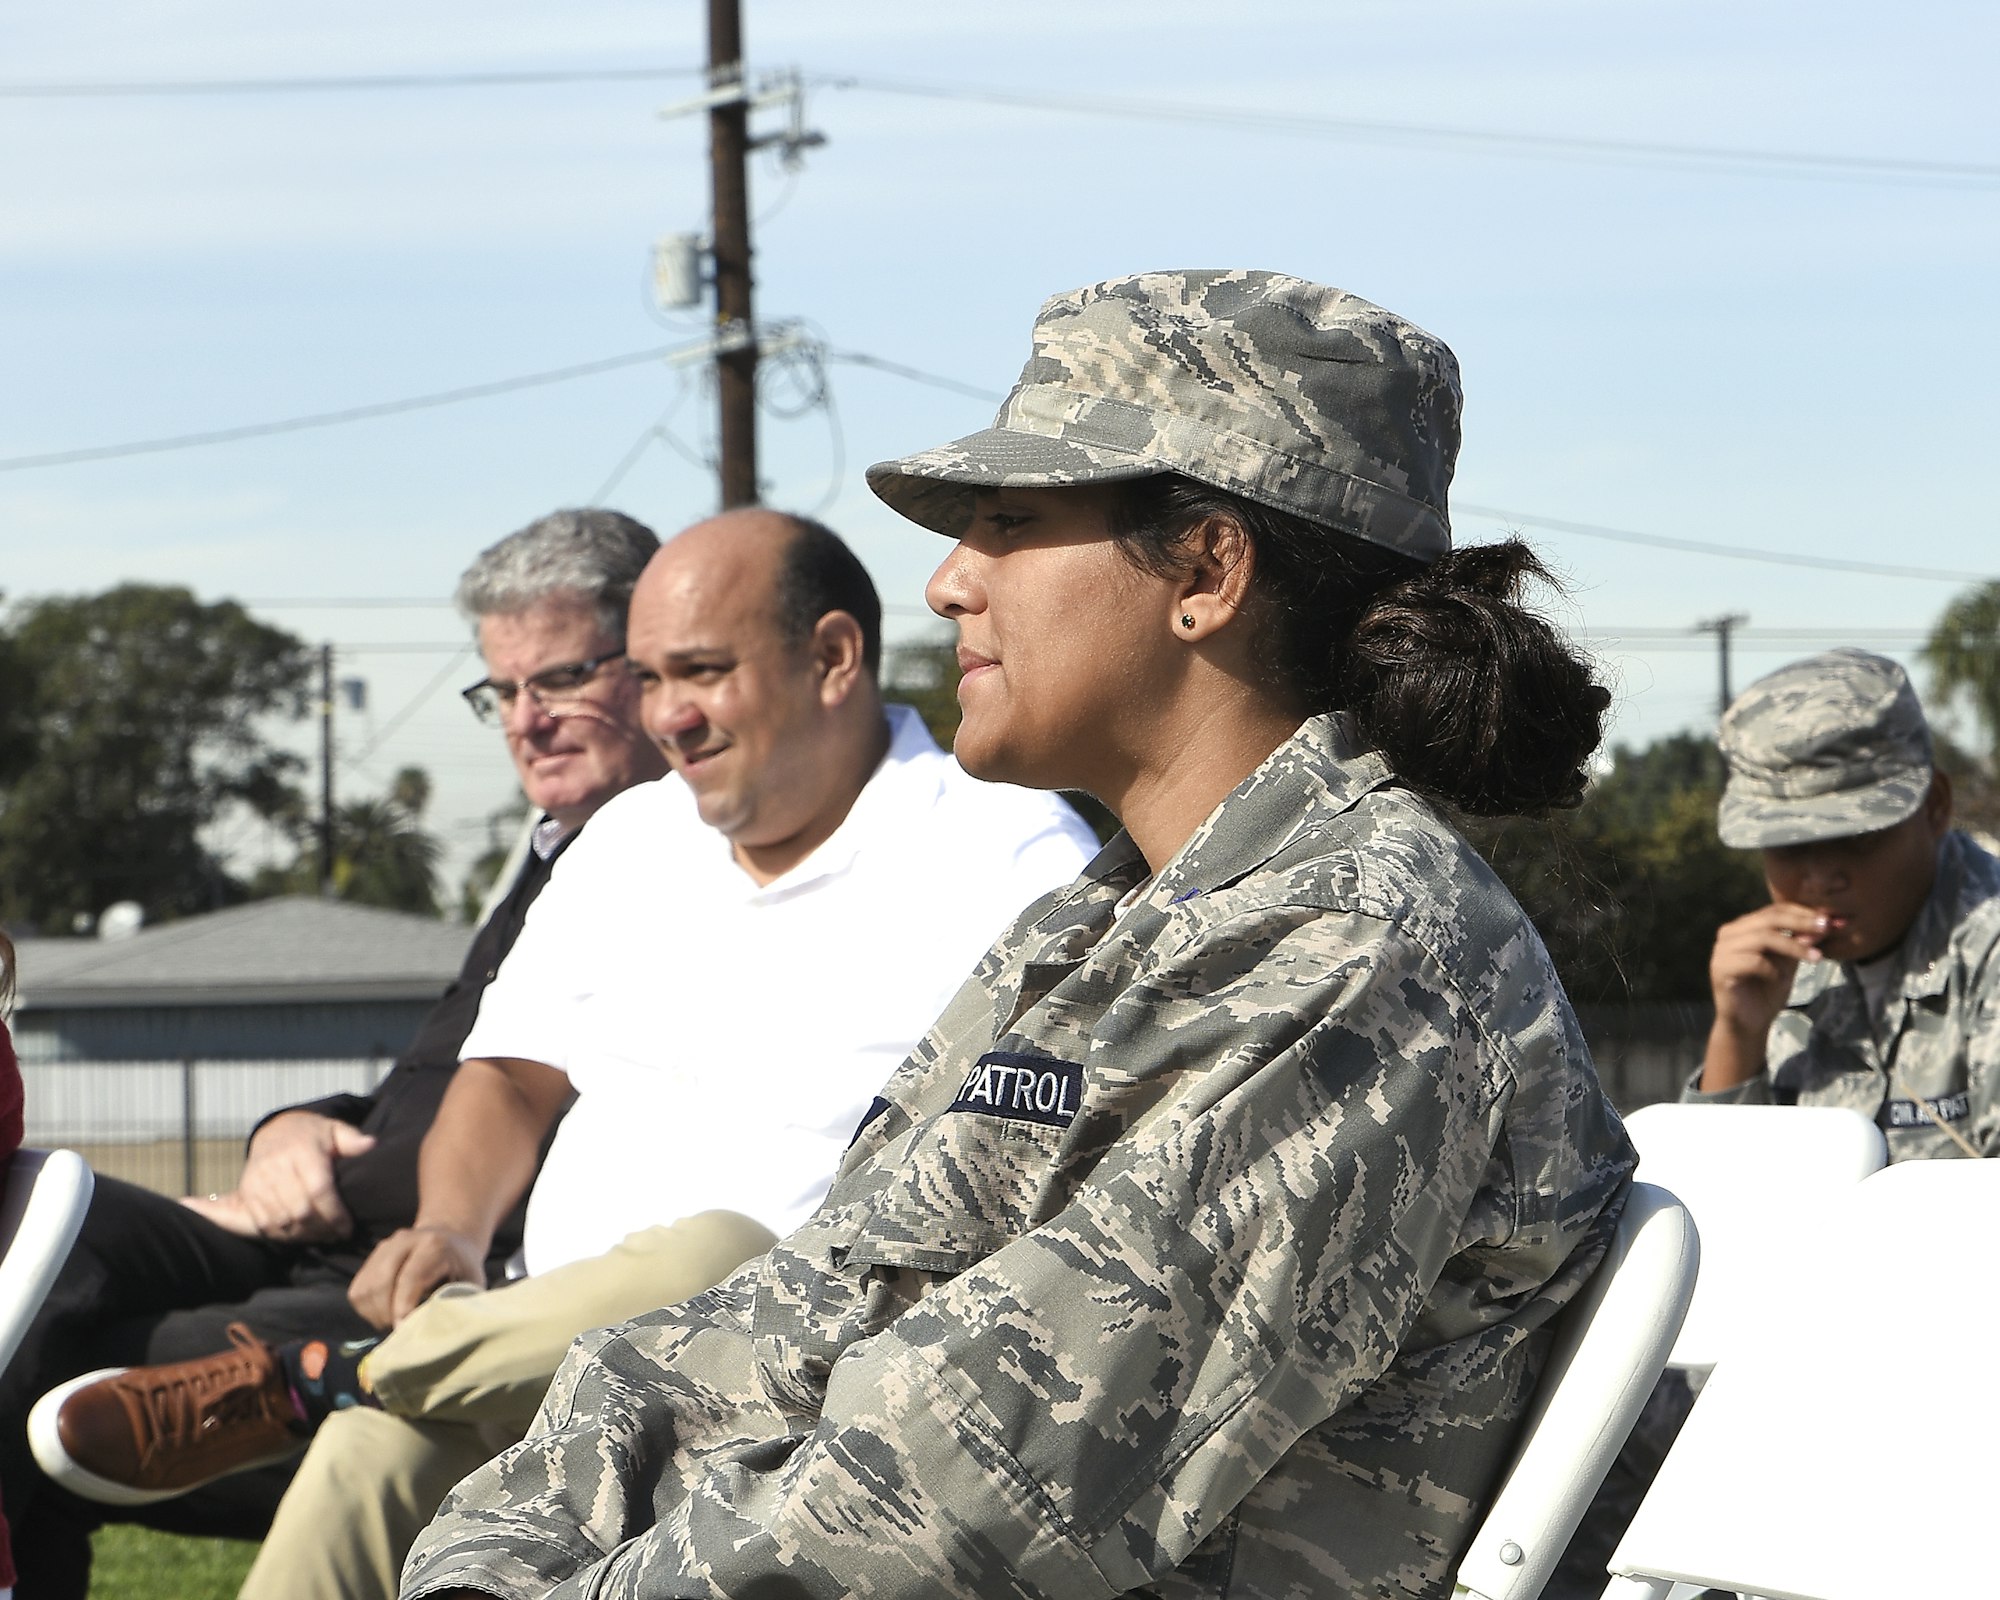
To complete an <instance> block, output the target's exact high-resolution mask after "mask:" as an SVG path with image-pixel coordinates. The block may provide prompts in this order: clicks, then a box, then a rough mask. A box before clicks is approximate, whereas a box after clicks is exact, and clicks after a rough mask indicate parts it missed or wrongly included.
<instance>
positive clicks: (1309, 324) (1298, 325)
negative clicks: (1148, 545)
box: [868, 271, 1460, 562]
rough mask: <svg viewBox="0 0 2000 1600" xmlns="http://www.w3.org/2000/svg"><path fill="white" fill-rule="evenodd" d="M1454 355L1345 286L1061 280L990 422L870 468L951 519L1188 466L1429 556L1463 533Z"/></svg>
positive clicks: (1265, 501) (1148, 277)
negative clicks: (1455, 488) (990, 504)
mask: <svg viewBox="0 0 2000 1600" xmlns="http://www.w3.org/2000/svg"><path fill="white" fill-rule="evenodd" d="M1459 406H1460V393H1459V381H1458V361H1457V359H1456V358H1455V357H1454V356H1453V355H1452V353H1451V351H1450V350H1449V349H1448V348H1447V347H1446V346H1445V344H1444V343H1443V341H1442V340H1439V339H1437V338H1434V337H1433V336H1432V335H1430V334H1428V333H1426V332H1424V330H1423V329H1421V328H1419V327H1417V326H1416V325H1415V324H1414V323H1411V322H1406V321H1404V320H1403V319H1402V318H1401V317H1398V316H1396V315H1394V314H1393V313H1391V312H1388V311H1384V310H1383V309H1382V308H1381V307H1380V306H1377V305H1372V304H1370V303H1369V302H1368V301H1366V300H1363V299H1361V298H1360V297H1359V296H1358V295H1352V294H1349V293H1347V292H1346V291H1345V290H1343V289H1329V288H1326V287H1323V286H1322V285H1320V284H1316V283H1307V282H1306V281H1305V280H1304V279H1302V278H1291V277H1286V276H1284V275H1283V274H1281V273H1275V272H1249V271H1202V272H1146V273H1139V274H1137V275H1135V276H1133V277H1128V278H1113V279H1111V280H1109V281H1108V282H1105V283H1098V284H1092V285H1090V286H1089V287H1087V288H1083V289H1077V290H1073V291H1072V292H1070V293H1068V294H1062V295H1057V296H1056V297H1055V298H1054V299H1052V300H1050V301H1049V302H1048V303H1047V304H1046V305H1044V306H1043V307H1042V310H1041V314H1040V315H1039V316H1038V317H1036V319H1035V330H1034V354H1033V355H1032V356H1031V357H1030V358H1029V360H1028V364H1027V366H1026V367H1025V368H1024V369H1023V370H1022V373H1021V378H1020V381H1019V382H1018V383H1016V384H1015V386H1014V390H1013V392H1012V393H1011V394H1010V395H1008V397H1007V401H1006V404H1004V405H1003V406H1002V407H1001V408H1000V414H999V416H998V417H996V418H995V419H994V424H993V426H992V427H991V428H988V429H986V430H985V431H983V432H980V433H974V434H969V435H967V436H966V437H965V438H963V439H959V440H956V441H955V442H953V443H951V444H948V445H942V446H940V447H939V448H937V449H935V450H926V451H923V452H922V453H920V454H918V455H912V456H905V457H903V458H902V459H901V460H898V461H884V462H879V463H877V464H876V465H875V466H872V467H870V468H869V469H868V486H869V487H870V488H871V489H873V490H874V491H875V493H876V494H878V495H880V496H881V497H882V499H883V500H885V501H886V502H888V504H889V505H890V506H891V507H893V508H894V509H895V510H897V511H899V512H901V513H902V514H903V515H904V516H906V517H908V518H909V519H910V520H911V521H913V522H917V523H920V524H922V525H923V526H924V527H926V528H930V529H933V530H934V531H936V532H939V533H945V534H950V535H952V536H954V537H956V536H957V535H958V534H960V533H962V532H963V531H964V529H965V527H966V525H967V524H968V522H969V521H970V520H971V515H972V497H973V493H974V491H975V490H977V489H997V488H1015V489H1027V488H1055V487H1061V486H1066V485H1071V484H1092V483H1116V482H1120V481H1123V480H1127V479H1132V478H1143V477H1150V476H1152V475H1154V474H1157V473H1162V472H1178V473H1183V474H1185V475H1186V476H1187V477H1190V478H1194V479H1196V480H1198V481H1200V482H1202V483H1206V484H1209V485H1211V486H1212V487H1214V488H1218V489H1224V490H1227V491H1229V492H1231V493H1233V494H1239V495H1242V496H1243V497H1244V498H1245V499H1247V500H1254V501H1256V502H1258V503H1259V504H1262V505H1269V506H1274V507H1276V508H1277V509H1279V510H1281V511H1288V512H1291V513H1293V514H1294V515H1297V516H1301V517H1305V518H1307V519H1309V520H1310V521H1313V522H1318V523H1324V524H1326V525H1327V526H1330V527H1335V528H1339V529H1342V530H1343V531H1345V532H1348V533H1351V534H1354V535H1356V536H1357V537H1359V538H1363V539H1367V540H1370V541H1372V542H1373V543H1375V544H1380V545H1386V546H1387V547H1388V548H1390V549H1392V550H1397V551H1400V552H1402V553H1403V554H1405V555H1408V556H1413V557H1415V558H1416V559H1418V560H1420V561H1425V562H1429V561H1435V560H1436V559H1437V558H1438V557H1439V556H1441V555H1443V554H1444V553H1445V552H1446V551H1447V550H1449V549H1450V548H1451V521H1450V514H1449V511H1448V509H1447V505H1446V491H1447V489H1448V488H1449V486H1450V484H1451V472H1452V465H1453V462H1454V461H1455V460H1456V458H1457V455H1458V416H1459Z"/></svg>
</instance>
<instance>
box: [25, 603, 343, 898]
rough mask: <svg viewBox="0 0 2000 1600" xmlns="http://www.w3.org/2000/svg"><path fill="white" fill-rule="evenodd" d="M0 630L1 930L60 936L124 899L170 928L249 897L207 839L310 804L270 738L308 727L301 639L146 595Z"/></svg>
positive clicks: (44, 610)
mask: <svg viewBox="0 0 2000 1600" xmlns="http://www.w3.org/2000/svg"><path fill="white" fill-rule="evenodd" d="M0 632H4V640H5V650H4V652H0V655H4V663H0V680H9V679H10V680H11V684H10V685H0V686H6V687H9V689H10V693H9V699H10V702H11V703H10V705H9V707H8V723H7V725H6V727H5V728H4V730H0V760H4V762H5V766H4V767H0V784H4V789H0V918H4V919H6V920H9V921H21V922H26V923H30V924H34V925H38V926H41V927H44V928H48V929H50V930H51V931H54V930H66V929H68V928H69V926H70V925H71V923H72V922H73V920H75V919H77V918H79V917H83V916H88V915H91V914H94V913H95V912H97V911H99V910H101V909H102V908H103V907H104V906H106V905H109V904H110V903H111V902H112V901H114V900H136V901H138V902H139V903H140V904H141V905H143V906H144V907H145V908H146V911H147V914H148V916H149V917H152V918H154V919H160V918H166V917H172V916H176V915H181V914H184V913H186V912H190V911H197V910H203V909H207V908H210V907H213V906H216V905H221V904H226V903H228V902H230V901H231V900H235V899H239V898H241V896H242V894H243V886H242V885H241V884H240V883H238V882H237V881H236V880H235V879H234V878H233V877H232V876H231V875H230V874H229V872H228V871H227V870H226V868H225V866H224V864H223V863H222V862H221V861H220V860H219V859H218V858H217V857H216V855H215V854H214V853H213V852H212V851H211V850H210V849H209V848H208V847H207V846H205V845H204V844H203V843H202V839H201V835H202V831H203V830H204V829H205V828H206V827H207V826H208V825H209V824H211V823H212V822H214V821H215V820H216V819H217V818H218V817H219V816H220V815H222V814H223V812H224V811H225V810H226V809H227V808H228V807H230V806H232V805H235V804H240V805H242V806H245V807H247V808H248V809H249V810H250V811H251V812H253V813H254V814H256V815H258V816H262V817H273V816H277V815H279V814H281V813H282V812H283V811H284V810H285V809H286V808H287V807H288V806H291V805H295V804H296V803H297V794H296V791H295V789H294V788H293V785H292V781H291V780H292V776H293V774H294V773H296V772H297V771H298V770H299V768H300V766H301V763H300V762H299V760H298V758H297V757H295V756H293V755H291V754H290V753H288V752H286V751H283V750H279V749H276V748H274V747H273V746H272V745H271V744H270V742H269V741H268V740H267V739H266V738H265V736H264V735H263V733H262V732H260V731H259V729H260V724H261V723H263V722H264V720H265V719H268V718H270V717H273V716H283V717H293V718H296V717H300V716H303V715H304V713H305V709H306V687H307V682H308V677H309V672H310V665H311V658H310V654H309V652H308V650H307V647H306V646H305V644H304V643H303V642H302V641H301V640H299V639H296V638H294V637H293V636H292V635H291V634H289V633H286V632H284V631H282V630H281V629H278V628H272V627H268V626H266V625H265V624H263V623H260V622H257V621H255V620H253V619H252V618H251V617H250V615H249V614H248V613H247V612H245V611H244V610H243V608H242V607H241V606H239V605H237V604H236V603H235V602H233V601H227V600H224V601H218V602H216V603H215V604H213V605H204V604H202V603H201V602H200V601H198V600H196V599H195V597H194V596H193V595H192V594H191V593H190V592H189V591H188V590H186V589H182V588H175V587H169V586H159V585H152V584H138V583H130V584H124V585H121V586H120V587H118V588H116V589H112V590H109V591H107V592H105V593H103V594H99V595H88V596H83V597H79V598H67V597H66V598H51V599H44V600H36V601H29V602H25V603H22V604H18V605H16V606H15V607H13V608H12V609H11V611H10V612H9V613H8V615H7V617H6V619H5V623H4V628H3V629H0Z"/></svg>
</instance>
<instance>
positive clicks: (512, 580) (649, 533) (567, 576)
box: [456, 507, 660, 640]
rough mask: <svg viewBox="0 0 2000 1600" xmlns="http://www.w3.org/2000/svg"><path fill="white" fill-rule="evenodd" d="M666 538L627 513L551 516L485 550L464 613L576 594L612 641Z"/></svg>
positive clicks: (469, 576)
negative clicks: (642, 573) (638, 584)
mask: <svg viewBox="0 0 2000 1600" xmlns="http://www.w3.org/2000/svg"><path fill="white" fill-rule="evenodd" d="M659 547H660V541H659V537H658V536H657V535H656V534H655V533H654V532H653V530H652V529H651V528H649V527H647V526H646V525H645V524H644V523H643V522H638V521H635V520H633V519H632V518H631V517H628V516H626V515H625V514H624V513H623V512H622V511H603V510H599V509H597V508H595V507H588V508H585V509H582V510H572V511H551V512H550V513H549V514H548V515H547V516H546V517H538V518H536V519H535V520H534V521H533V522H531V523H529V524H528V525H527V526H526V527H525V528H521V529H518V530H517V531H515V532H513V533H510V534H508V535H507V537H506V538H504V539H502V540H501V541H500V542H499V543H498V544H495V545H491V546H489V547H488V548H486V549H485V550H482V551H481V552H480V553H479V557H478V559H477V560H475V561H474V562H473V563H472V565H471V566H469V567H467V568H466V569H465V574H464V576H463V577H461V578H460V579H459V580H458V594H457V596H456V598H457V601H458V609H459V610H460V611H461V612H462V613H463V614H464V615H465V616H466V618H467V619H468V620H470V621H471V622H473V623H475V624H477V623H478V621H479V619H480V618H481V617H490V616H496V615H505V614H510V613H513V612H517V611H526V610H527V609H528V608H529V607H530V606H537V605H541V604H543V603H545V602H548V601H560V600H564V599H567V598H570V597H574V598H575V599H576V601H577V602H578V603H579V604H581V605H583V606H586V607H588V608H589V609H590V611H591V612H592V613H593V614H594V615H595V616H596V618H597V626H598V631H599V632H600V633H602V634H603V635H604V636H605V637H606V638H608V639H619V640H622V639H623V638H624V637H625V612H626V609H627V608H628V607H629V606H630V605H631V603H632V588H633V585H635V584H636V583H637V582H638V581H639V574H640V573H641V572H642V571H644V570H645V566H646V563H647V562H648V561H650V560H651V559H652V556H653V552H654V551H655V550H657V549H659Z"/></svg>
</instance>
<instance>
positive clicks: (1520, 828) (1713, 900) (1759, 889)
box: [1470, 733, 1767, 1003]
mask: <svg viewBox="0 0 2000 1600" xmlns="http://www.w3.org/2000/svg"><path fill="white" fill-rule="evenodd" d="M1722 779H1723V770H1722V758H1721V756H1720V754H1719V753H1718V752H1717V751H1716V748H1715V745H1714V743H1713V742H1712V741H1711V740H1708V739H1705V738H1699V737H1697V736H1695V735H1693V734H1687V733H1679V734H1674V735H1671V736H1670V737H1668V738H1665V739H1662V740H1659V741H1658V742H1656V743H1654V744H1652V745H1649V746H1647V747H1646V748H1645V749H1643V750H1633V749H1629V748H1626V747H1620V748H1619V749H1618V750H1617V751H1615V752H1614V754H1613V757H1612V766H1611V771H1610V772H1609V773H1608V774H1606V775H1605V777H1603V778H1602V779H1601V780H1599V781H1598V782H1597V783H1596V784H1594V785H1592V787H1591V790H1590V792H1589V794H1588V795H1586V796H1585V798H1584V802H1583V804H1582V806H1581V807H1579V808H1578V809H1577V810H1576V811H1573V812H1567V813H1560V814H1558V815H1557V816H1555V817H1552V818H1546V819H1539V820H1533V821H1529V820H1521V819H1516V820H1510V821H1506V822H1501V823H1492V822H1481V823H1476V824H1475V825H1474V826H1473V827H1472V829H1471V830H1470V831H1471V833H1472V837H1473V841H1474V843H1475V844H1477V845H1478V846H1479V847H1480V848H1481V850H1482V851H1483V852H1484V853H1485V855H1486V856H1487V858H1488V859H1489V860H1490V861H1491V862H1492V863H1493V866H1494V869H1495V870H1496V871H1497V872H1498V873H1499V874H1500V876H1501V878H1502V879H1504V880H1505V881H1506V883H1507V885H1508V887H1509V888H1510V889H1512V890H1513V891H1514V895H1515V897H1516V898H1517V899H1518V900H1520V902H1521V904H1522V905H1523V906H1524V907H1525V908H1526V909H1527V912H1528V914H1529V916H1530V917H1532V918H1533V919H1534V922H1535V925H1536V927H1537V928H1539V929H1540V930H1541V934H1542V938H1543V939H1544V941H1546V943H1547V944H1548V947H1549V953H1550V955H1551V956H1552V957H1553V958H1554V960H1555V964H1556V971H1557V972H1558V973H1559V974H1561V976H1562V980H1563V984H1564V987H1565V988H1567V989H1568V990H1569V993H1570V997H1571V998H1572V999H1573V1000H1577V1001H1580V1002H1611V1003H1616V1002H1621V1001H1627V1000H1632V1001H1660V1000H1680V1001H1692V1002H1696V1003H1699V1002H1701V1001H1704V1000H1706V999H1707V998H1708V956H1709V950H1710V948H1711V947H1712V945H1713V944H1714V941H1715V930H1716V929H1717V928H1718V927H1719V926H1720V925H1721V924H1722V923H1724V922H1726V921H1728V920H1729V919H1731V918H1732V917H1738V916H1741V915H1742V914H1743V913H1744V912H1746V911H1749V910H1751V909H1752V908H1753V907H1755V906H1758V905H1761V904H1762V903H1763V902H1764V900H1765V899H1766V898H1767V896H1766V893H1765V889H1764V878H1763V873H1762V870H1761V869H1760V867H1759V865H1758V861H1757V857H1756V855H1755V854H1754V853H1753V852H1750V851H1746V850H1730V849H1728V848H1726V847H1725V846H1724V845H1723V843H1722V841H1721V840H1720V839H1718V838H1717V837H1716V834H1715V807H1716V802H1717V801H1718V800H1719V799H1720V798H1721V795H1722Z"/></svg>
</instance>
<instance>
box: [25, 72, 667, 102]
mask: <svg viewBox="0 0 2000 1600" xmlns="http://www.w3.org/2000/svg"><path fill="white" fill-rule="evenodd" d="M701 76H702V70H701V68H699V67H576V68H561V67H556V68H546V69H537V70H525V71H519V72H394V73H372V74H367V75H363V76H356V77H312V78H189V79H155V80H150V81H139V82H132V83H0V100H134V99H146V98H164V97H171V98H176V99H186V98H194V97H205V96H214V95H276V94H349V93H356V92H359V93H369V94H372V93H375V92H377V91H380V90H395V89H514V88H532V87H539V86H542V85H546V84H565V83H654V82H658V81H659V80H661V79H663V78H699V77H701Z"/></svg>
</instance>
